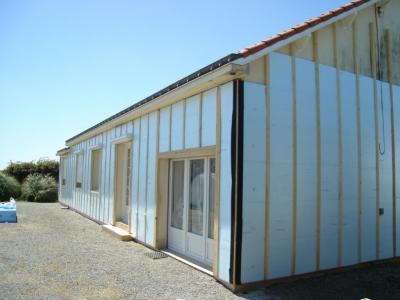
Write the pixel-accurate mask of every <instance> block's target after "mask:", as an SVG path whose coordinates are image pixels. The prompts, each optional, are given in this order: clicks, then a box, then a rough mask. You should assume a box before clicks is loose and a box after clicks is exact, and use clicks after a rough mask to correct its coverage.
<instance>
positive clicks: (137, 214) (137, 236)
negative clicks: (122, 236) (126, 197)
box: [135, 119, 142, 239]
mask: <svg viewBox="0 0 400 300" xmlns="http://www.w3.org/2000/svg"><path fill="white" fill-rule="evenodd" d="M138 123H139V137H138V143H139V146H138V168H137V174H136V182H137V185H136V186H137V189H136V212H135V214H136V238H137V239H138V238H139V184H140V180H139V177H140V157H141V155H140V154H141V153H140V152H141V151H140V148H141V144H142V141H141V139H142V121H141V120H140V119H139V122H138Z"/></svg>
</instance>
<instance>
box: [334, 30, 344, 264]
mask: <svg viewBox="0 0 400 300" xmlns="http://www.w3.org/2000/svg"><path fill="white" fill-rule="evenodd" d="M333 45H334V47H333V51H334V61H335V67H336V94H337V101H338V120H337V122H338V159H339V172H338V187H339V191H338V223H339V224H338V225H339V226H338V262H337V265H338V266H341V265H342V238H343V137H342V86H341V82H340V65H341V56H340V49H339V45H338V39H337V25H336V23H335V24H333Z"/></svg>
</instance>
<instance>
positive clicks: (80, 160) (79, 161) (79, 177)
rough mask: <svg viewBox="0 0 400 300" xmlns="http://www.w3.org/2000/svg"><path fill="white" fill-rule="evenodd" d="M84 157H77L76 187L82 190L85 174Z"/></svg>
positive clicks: (79, 155) (80, 155)
mask: <svg viewBox="0 0 400 300" xmlns="http://www.w3.org/2000/svg"><path fill="white" fill-rule="evenodd" d="M82 165H83V155H82V154H78V156H77V157H76V184H75V186H76V187H78V188H80V187H82V175H83V174H82V172H83V166H82Z"/></svg>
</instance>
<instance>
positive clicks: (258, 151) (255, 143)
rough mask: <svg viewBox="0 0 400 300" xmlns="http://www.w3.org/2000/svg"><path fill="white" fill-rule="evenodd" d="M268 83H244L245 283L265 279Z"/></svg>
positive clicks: (242, 267) (243, 274)
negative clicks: (266, 87)
mask: <svg viewBox="0 0 400 300" xmlns="http://www.w3.org/2000/svg"><path fill="white" fill-rule="evenodd" d="M265 99H266V97H265V85H262V84H257V83H251V82H245V83H244V119H243V124H244V128H243V235H242V262H241V263H242V265H241V271H242V278H241V279H242V283H248V282H254V281H261V280H263V279H264V243H263V242H262V241H264V239H265V230H264V228H265V226H264V224H265V182H266V134H265V132H266V125H267V120H266V100H265Z"/></svg>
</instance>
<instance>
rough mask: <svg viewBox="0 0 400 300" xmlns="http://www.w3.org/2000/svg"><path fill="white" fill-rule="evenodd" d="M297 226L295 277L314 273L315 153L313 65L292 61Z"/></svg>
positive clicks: (315, 238)
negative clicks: (294, 99)
mask: <svg viewBox="0 0 400 300" xmlns="http://www.w3.org/2000/svg"><path fill="white" fill-rule="evenodd" d="M296 116H297V118H296V119H297V124H296V128H297V218H296V220H297V222H296V223H297V224H296V266H295V273H296V274H302V273H307V272H312V271H315V270H316V260H315V256H316V247H315V245H316V241H317V235H316V233H317V232H316V230H315V228H316V220H317V218H316V212H317V201H316V199H317V194H316V193H317V189H316V188H315V187H316V184H317V153H316V144H317V137H316V120H317V118H316V97H315V64H314V63H313V62H310V61H307V60H304V59H296Z"/></svg>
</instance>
